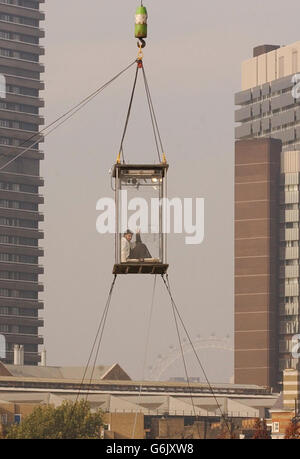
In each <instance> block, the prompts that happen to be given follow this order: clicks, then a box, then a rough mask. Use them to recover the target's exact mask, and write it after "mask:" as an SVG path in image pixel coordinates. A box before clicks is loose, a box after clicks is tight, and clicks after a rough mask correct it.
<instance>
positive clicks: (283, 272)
mask: <svg viewBox="0 0 300 459" xmlns="http://www.w3.org/2000/svg"><path fill="white" fill-rule="evenodd" d="M295 277H299V265H298V264H297V265H292V266H281V267H280V279H287V278H295Z"/></svg>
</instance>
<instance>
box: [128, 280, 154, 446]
mask: <svg viewBox="0 0 300 459" xmlns="http://www.w3.org/2000/svg"><path fill="white" fill-rule="evenodd" d="M156 284H157V275H155V278H154V284H153V290H152V296H151V305H150V314H149V320H148V327H147V335H146V345H145V354H144V362H143V371H142V381H141V384H140V389H139V396H138V401H137V406H139V402H140V400H141V395H142V386H143V381H144V379H145V369H146V364H147V358H148V348H149V342H150V331H151V324H152V317H153V310H154V300H155V290H156ZM137 415H138V408H137V409H136V412H135V419H134V425H133V431H132V437H131V438H132V439H134V435H135V431H136V424H137Z"/></svg>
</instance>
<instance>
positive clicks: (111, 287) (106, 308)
mask: <svg viewBox="0 0 300 459" xmlns="http://www.w3.org/2000/svg"><path fill="white" fill-rule="evenodd" d="M116 280H117V275H115V276H114V279H113V281H112V284H111V286H110V289H109V294H108V298H107V301H106V304H105V308H104V310H103V313H102V315H101V318H100V322H99V325H98V329H97V333H96V336H95V339H94V342H93V345H92V349H91V351H90V354H89V358H88V360H87V363H86V366H85V369H84V373H83V376H82V379H81V382H80V385H79V389H78V392H77V395H76V399H75V402H74V404H73V406H72V409H71V413H70V417H69V422H70V421H71V419H72V416H73V414H74V410H75V407H76V405H77V403H78V400H79V397H80V394H81V392H82V388H83V385H84V381H85V377H86V374H87V371H88V368H89V364H90V362H91V360H92V356H93V353H94V349H95V347H96V344H97V341H98V337H99V334H100V332H101V329H102V330H103V325H104V321H106V318H107V313H108V309H109V306H110V302H111V298H112V293H113V290H114V287H115V284H116ZM98 347H99V344H98ZM88 393H89V391H88ZM86 401H87V400H86Z"/></svg>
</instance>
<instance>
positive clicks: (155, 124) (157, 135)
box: [118, 47, 164, 163]
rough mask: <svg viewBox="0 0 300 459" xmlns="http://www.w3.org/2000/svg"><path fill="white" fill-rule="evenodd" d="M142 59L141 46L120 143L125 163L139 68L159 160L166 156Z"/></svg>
mask: <svg viewBox="0 0 300 459" xmlns="http://www.w3.org/2000/svg"><path fill="white" fill-rule="evenodd" d="M142 59H143V58H142V51H141V47H140V51H139V55H138V59H137V60H136V62H137V69H136V73H135V78H134V82H133V88H132V92H131V97H130V101H129V108H128V111H127V115H126V121H125V127H124V131H123V135H122V140H121V145H120V149H119V155H118V161H120V160H121V157H122V160H123V163H125V157H124V151H123V144H124V140H125V136H126V133H127V129H128V123H129V118H130V115H131V110H132V104H133V99H134V94H135V90H136V84H137V79H138V73H139V69H142V73H143V80H144V85H145V91H146V97H147V102H148V107H149V112H150V118H151V124H152V129H153V134H154V140H155V145H156V149H157V155H158V161H159V162H160V163H161V162H162V158H161V154H162V155H163V157H164V148H163V143H162V138H161V135H160V130H159V127H158V122H157V117H156V114H155V110H154V106H153V101H152V98H151V93H150V89H149V84H148V80H147V77H146V72H145V68H144V64H143V60H142ZM159 148H161V153H160V149H159Z"/></svg>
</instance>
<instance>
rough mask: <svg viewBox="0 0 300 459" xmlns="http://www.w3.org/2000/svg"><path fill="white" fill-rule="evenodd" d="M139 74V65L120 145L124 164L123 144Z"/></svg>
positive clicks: (120, 153)
mask: <svg viewBox="0 0 300 459" xmlns="http://www.w3.org/2000/svg"><path fill="white" fill-rule="evenodd" d="M138 73H139V65H137V67H136V72H135V77H134V82H133V88H132V92H131V96H130V101H129V108H128V112H127V116H126V121H125V127H124V131H123V135H122V140H121V145H120V149H119V157H120V156H121V155H122V159H123V163H125V158H124V152H123V143H124V139H125V136H126V132H127V128H128V123H129V118H130V114H131V109H132V103H133V98H134V93H135V89H136V82H137V78H138Z"/></svg>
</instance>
